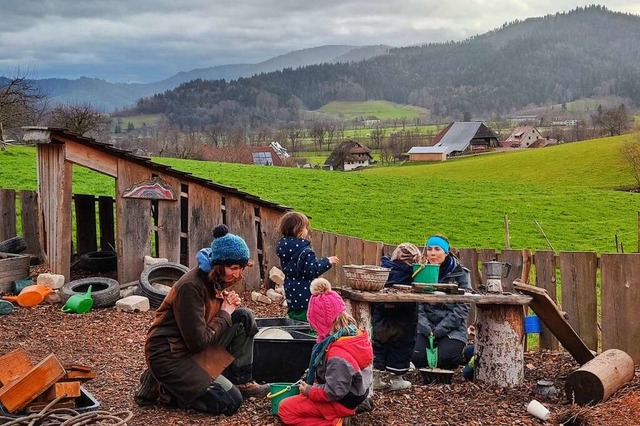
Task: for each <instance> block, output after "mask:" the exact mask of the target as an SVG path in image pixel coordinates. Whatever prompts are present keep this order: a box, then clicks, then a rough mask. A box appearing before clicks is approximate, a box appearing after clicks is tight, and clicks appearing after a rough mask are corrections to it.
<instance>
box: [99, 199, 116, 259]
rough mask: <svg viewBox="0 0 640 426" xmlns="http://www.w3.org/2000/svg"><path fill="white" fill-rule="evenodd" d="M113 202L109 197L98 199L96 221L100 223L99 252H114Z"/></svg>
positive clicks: (114, 224) (114, 225)
mask: <svg viewBox="0 0 640 426" xmlns="http://www.w3.org/2000/svg"><path fill="white" fill-rule="evenodd" d="M114 202H115V200H114V199H113V198H111V197H105V196H100V197H98V219H99V221H100V250H105V251H115V248H116V234H115V229H116V223H115V220H114V208H113V206H114Z"/></svg>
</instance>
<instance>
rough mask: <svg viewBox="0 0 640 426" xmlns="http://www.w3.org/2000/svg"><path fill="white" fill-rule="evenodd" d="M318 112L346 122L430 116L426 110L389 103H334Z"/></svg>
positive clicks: (410, 118)
mask: <svg viewBox="0 0 640 426" xmlns="http://www.w3.org/2000/svg"><path fill="white" fill-rule="evenodd" d="M318 111H320V112H322V113H325V114H329V115H333V116H335V117H338V118H341V119H346V120H350V119H355V118H364V119H367V118H369V117H375V118H377V119H379V120H393V119H398V120H402V119H403V118H404V119H407V120H413V119H414V118H417V117H420V116H425V115H428V114H429V111H428V110H426V109H424V108H420V107H416V106H412V105H400V104H394V103H393V102H388V101H366V102H341V101H334V102H330V103H328V104H326V105H324V106H322V107H321V108H319V109H318Z"/></svg>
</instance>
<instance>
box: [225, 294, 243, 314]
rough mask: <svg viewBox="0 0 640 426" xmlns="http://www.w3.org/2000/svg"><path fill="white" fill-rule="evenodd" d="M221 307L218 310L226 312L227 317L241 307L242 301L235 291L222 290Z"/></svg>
mask: <svg viewBox="0 0 640 426" xmlns="http://www.w3.org/2000/svg"><path fill="white" fill-rule="evenodd" d="M222 296H223V297H224V298H223V299H222V306H221V307H220V309H222V310H223V311H225V312H227V313H228V314H229V315H231V314H232V313H234V312H235V310H236V309H237V308H238V307H240V305H242V299H240V296H238V293H236V292H235V291H227V290H224V291H223V292H222Z"/></svg>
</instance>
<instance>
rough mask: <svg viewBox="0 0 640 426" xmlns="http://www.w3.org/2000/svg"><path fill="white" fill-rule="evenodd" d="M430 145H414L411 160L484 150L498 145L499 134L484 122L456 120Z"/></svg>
mask: <svg viewBox="0 0 640 426" xmlns="http://www.w3.org/2000/svg"><path fill="white" fill-rule="evenodd" d="M434 141H435V143H434V144H433V146H430V147H413V148H411V149H410V150H409V152H408V154H409V161H444V160H446V159H447V158H449V157H454V156H457V155H462V154H468V153H471V152H476V151H483V150H485V149H489V148H495V147H497V146H498V135H497V134H496V133H495V132H494V131H493V130H491V129H489V128H488V127H487V126H485V125H484V124H483V123H481V122H479V121H477V122H454V123H451V124H449V125H448V126H447V127H445V128H444V129H443V130H442V131H441V132H440V133H438V134H437V135H436V137H435V138H434Z"/></svg>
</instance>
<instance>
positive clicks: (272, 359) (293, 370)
mask: <svg viewBox="0 0 640 426" xmlns="http://www.w3.org/2000/svg"><path fill="white" fill-rule="evenodd" d="M286 331H287V332H288V333H289V334H291V336H292V337H293V339H256V340H254V341H253V378H254V379H255V380H256V381H258V382H263V383H274V382H281V383H294V382H297V381H298V380H299V379H300V378H301V377H302V375H303V374H304V372H305V370H306V369H307V367H308V366H309V359H310V358H311V350H312V349H313V345H314V344H315V343H316V339H315V337H314V336H311V335H310V334H308V333H303V332H301V331H298V330H293V329H290V328H289V329H286Z"/></svg>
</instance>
